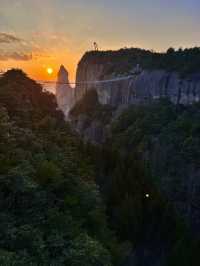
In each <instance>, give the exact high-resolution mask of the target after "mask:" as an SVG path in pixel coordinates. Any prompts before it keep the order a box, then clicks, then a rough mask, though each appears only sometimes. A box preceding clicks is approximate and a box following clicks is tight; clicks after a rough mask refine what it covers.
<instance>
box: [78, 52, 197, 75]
mask: <svg viewBox="0 0 200 266" xmlns="http://www.w3.org/2000/svg"><path fill="white" fill-rule="evenodd" d="M82 64H103V65H104V72H103V73H102V76H106V75H108V76H109V75H112V74H113V73H115V75H116V74H127V73H129V72H130V71H131V70H132V69H133V68H134V67H136V66H137V65H138V64H139V65H140V67H141V68H142V69H149V70H154V69H165V70H166V71H169V72H172V71H176V72H178V73H180V75H181V76H183V77H187V76H189V75H190V74H194V73H198V72H200V48H199V47H194V48H190V49H181V48H180V49H179V50H175V49H173V48H169V49H168V51H167V52H166V53H158V52H154V51H149V50H144V49H139V48H130V49H128V48H124V49H120V50H118V51H92V52H87V53H86V54H85V55H84V56H83V58H82V59H81V61H80V63H79V66H81V65H82Z"/></svg>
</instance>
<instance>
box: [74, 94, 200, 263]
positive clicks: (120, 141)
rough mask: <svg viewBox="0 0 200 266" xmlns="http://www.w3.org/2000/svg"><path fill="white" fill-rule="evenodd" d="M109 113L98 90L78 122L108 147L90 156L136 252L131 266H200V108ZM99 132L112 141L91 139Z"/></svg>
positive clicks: (165, 106) (78, 111) (113, 215)
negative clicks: (199, 263) (197, 262)
mask: <svg viewBox="0 0 200 266" xmlns="http://www.w3.org/2000/svg"><path fill="white" fill-rule="evenodd" d="M105 107H106V106H105V105H101V104H100V103H99V102H98V97H97V93H96V90H89V91H87V93H86V94H85V96H84V97H83V98H82V99H81V100H80V101H78V103H77V104H76V105H75V107H74V108H73V109H72V110H71V112H70V117H71V121H72V124H73V126H74V128H75V129H77V127H78V130H77V131H78V133H79V134H80V135H81V136H82V137H83V139H84V140H86V141H89V142H92V143H95V144H96V143H98V144H101V145H100V146H97V147H95V148H94V147H91V151H90V152H91V154H92V158H93V159H94V163H95V165H96V173H97V182H98V183H99V185H100V188H101V191H102V193H103V194H104V197H105V199H106V203H107V204H106V205H107V208H108V213H109V217H110V222H111V225H112V226H113V228H115V230H116V231H117V232H118V234H119V235H120V237H121V238H122V239H129V240H131V241H132V243H133V244H134V250H133V252H132V254H131V256H130V257H129V258H128V259H127V262H126V263H125V264H124V265H126V266H127V265H130V266H141V265H142V266H143V265H144V266H154V265H162V266H163V265H167V266H171V265H173V266H174V265H175V266H179V265H180V264H181V265H196V261H198V260H199V254H200V251H199V242H200V235H199V230H198V228H199V226H200V223H199V221H200V209H199V194H200V190H199V188H200V183H199V180H200V171H199V161H200V153H199V149H200V138H199V119H200V106H199V103H198V104H194V105H189V106H183V105H174V104H172V103H171V102H169V101H168V100H166V99H165V100H157V101H154V102H152V103H148V104H145V105H139V106H135V105H132V106H129V107H128V108H126V109H125V110H123V111H121V112H119V113H118V115H116V111H115V110H114V113H113V109H111V112H110V111H109V112H106V111H105ZM107 108H108V107H107ZM99 110H101V111H100V112H99ZM120 113H121V114H120ZM113 114H114V116H113ZM102 117H103V119H102ZM97 124H98V127H96V130H98V131H99V130H101V132H104V134H102V135H99V134H97V135H95V134H91V132H93V133H94V132H95V130H94V128H95V125H97ZM98 131H96V132H97V133H98ZM97 136H98V137H100V136H101V137H102V136H103V138H98V137H97Z"/></svg>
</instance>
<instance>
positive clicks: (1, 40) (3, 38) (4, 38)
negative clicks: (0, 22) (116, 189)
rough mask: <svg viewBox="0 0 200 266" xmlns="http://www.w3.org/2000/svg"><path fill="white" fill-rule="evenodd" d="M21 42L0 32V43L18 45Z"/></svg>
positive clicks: (10, 35)
mask: <svg viewBox="0 0 200 266" xmlns="http://www.w3.org/2000/svg"><path fill="white" fill-rule="evenodd" d="M22 41H23V40H22V39H20V38H18V37H16V36H14V35H12V34H8V33H4V32H0V43H13V42H14V43H20V42H22Z"/></svg>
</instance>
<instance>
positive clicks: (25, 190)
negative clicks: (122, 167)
mask: <svg viewBox="0 0 200 266" xmlns="http://www.w3.org/2000/svg"><path fill="white" fill-rule="evenodd" d="M82 146H83V144H82V143H81V141H80V140H79V139H77V138H76V137H74V136H73V135H72V133H71V132H70V130H69V127H68V126H67V125H66V124H65V122H64V120H63V117H62V114H61V113H60V112H59V111H56V102H55V98H54V96H53V95H51V94H49V93H44V92H42V89H41V87H40V86H39V85H38V84H36V83H35V82H34V81H32V80H30V79H29V78H27V77H26V75H25V74H24V73H23V72H21V71H18V70H11V71H9V72H7V73H6V74H5V75H4V76H3V77H2V78H1V79H0V209H1V213H0V265H2V266H14V265H15V266H19V265H20V266H31V265H32V266H38V265H42V266H45V265H46V266H49V265H57V266H61V265H72V266H76V265H77V266H78V265H85V266H97V265H99V266H100V265H101V266H110V265H111V264H112V260H113V258H112V254H113V252H116V248H117V243H116V241H115V240H114V237H113V235H112V233H111V232H110V231H109V229H108V228H107V224H106V216H105V208H104V205H103V202H102V200H101V197H100V195H99V192H98V188H97V186H96V185H95V183H94V171H93V167H92V165H91V163H90V160H89V158H88V157H87V155H86V154H84V153H83V152H82ZM115 265H116V264H115Z"/></svg>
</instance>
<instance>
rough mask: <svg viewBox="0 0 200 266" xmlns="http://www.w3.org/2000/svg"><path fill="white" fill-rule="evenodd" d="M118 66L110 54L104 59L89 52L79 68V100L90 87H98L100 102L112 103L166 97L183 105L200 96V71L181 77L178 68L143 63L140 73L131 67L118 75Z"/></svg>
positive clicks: (136, 102) (77, 93)
mask: <svg viewBox="0 0 200 266" xmlns="http://www.w3.org/2000/svg"><path fill="white" fill-rule="evenodd" d="M119 63H120V62H119ZM125 66H126V65H125ZM125 66H123V65H122V64H121V65H120V64H119V68H120V67H121V68H122V69H123V67H124V69H125ZM132 67H134V65H133V66H132ZM112 69H113V72H112ZM115 69H116V63H112V61H110V58H109V59H107V60H106V59H104V60H102V58H101V57H100V58H99V57H98V56H97V55H95V54H94V53H91V54H89V53H88V54H86V55H85V56H84V57H83V58H82V60H81V61H80V63H79V65H78V69H77V80H76V82H77V86H76V91H75V95H76V100H78V99H80V98H81V97H82V96H83V95H84V94H85V92H86V91H87V90H89V89H95V90H96V91H97V93H98V96H99V101H100V103H102V104H110V105H112V106H120V105H129V104H143V103H145V102H148V101H151V100H154V99H159V98H163V97H167V98H169V99H170V100H171V101H172V102H173V103H175V104H184V105H188V104H192V103H194V102H198V101H199V100H200V71H199V72H197V73H196V74H189V75H187V77H185V78H181V75H179V74H178V72H175V71H167V70H163V69H153V70H149V69H145V68H143V66H142V65H141V70H140V71H139V72H137V73H136V72H134V71H132V73H131V68H130V69H129V71H128V72H127V70H126V72H125V73H121V74H120V75H119V74H118V75H117V74H116V73H115ZM122 72H123V71H122ZM99 80H100V82H96V81H99ZM106 80H108V81H106ZM86 81H87V82H88V83H85V82H86Z"/></svg>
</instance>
